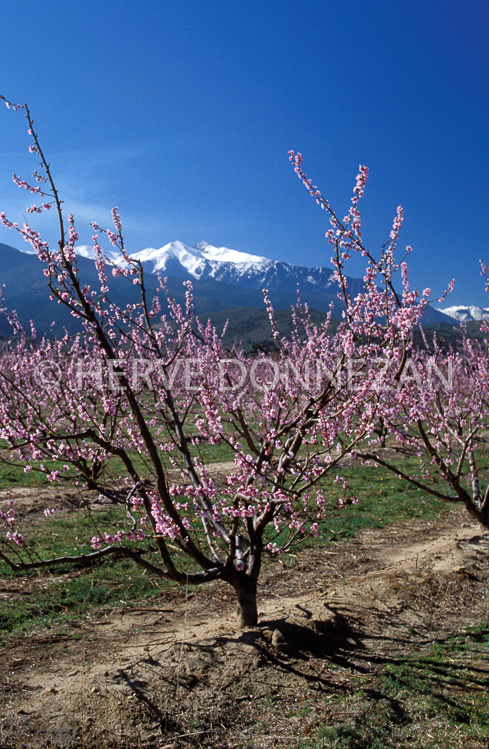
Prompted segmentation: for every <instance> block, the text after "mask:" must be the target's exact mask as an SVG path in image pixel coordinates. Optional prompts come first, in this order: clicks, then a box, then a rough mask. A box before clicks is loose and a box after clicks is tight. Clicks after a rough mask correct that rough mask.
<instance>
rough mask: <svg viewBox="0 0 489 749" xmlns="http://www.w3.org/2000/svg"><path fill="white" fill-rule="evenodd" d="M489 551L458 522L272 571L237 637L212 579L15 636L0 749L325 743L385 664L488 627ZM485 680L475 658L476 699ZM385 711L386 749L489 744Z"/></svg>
mask: <svg viewBox="0 0 489 749" xmlns="http://www.w3.org/2000/svg"><path fill="white" fill-rule="evenodd" d="M36 491H37V490H36ZM31 499H34V497H32V498H31ZM45 500H46V501H47V498H45V497H44V496H43V495H42V493H39V491H37V493H36V495H35V502H36V503H37V504H38V505H39V506H40V507H42V506H43V505H44V503H45ZM488 551H489V535H488V534H487V533H485V532H483V531H482V530H481V528H480V527H479V526H478V525H477V524H475V523H473V522H472V521H471V520H469V519H468V518H467V516H466V515H465V514H464V513H463V512H462V511H455V512H452V513H450V514H448V515H443V516H440V518H439V519H437V520H436V521H435V522H431V523H426V522H423V523H421V522H415V521H411V522H409V523H401V524H398V525H396V526H391V527H389V528H387V529H382V530H375V531H365V532H363V533H361V534H359V536H357V538H356V539H354V540H351V541H346V542H342V543H339V544H334V545H331V546H330V547H329V548H328V549H318V548H314V547H309V548H306V549H303V550H302V551H301V552H299V553H297V555H296V557H295V558H294V559H293V560H292V563H291V562H290V560H289V561H287V562H285V561H283V560H282V561H276V562H273V563H272V562H271V563H269V564H268V565H267V566H266V568H265V570H264V573H263V577H262V580H261V588H260V595H259V611H260V623H259V626H258V627H256V628H254V629H247V630H244V631H239V630H238V629H237V627H236V618H235V604H234V597H233V591H232V590H231V589H228V588H227V587H226V586H225V585H224V584H220V583H215V584H213V585H212V586H209V587H207V588H205V589H204V588H202V589H199V590H198V592H197V593H192V594H191V595H190V594H188V591H186V590H185V589H178V590H176V591H175V592H174V593H169V594H167V595H166V596H165V597H164V598H163V597H162V598H160V599H158V600H157V601H156V603H154V604H151V605H150V606H149V607H148V606H147V605H146V604H141V605H138V604H137V603H134V604H128V605H127V606H126V607H125V608H123V609H118V610H117V611H114V610H109V609H106V610H104V609H103V608H102V609H98V610H93V611H92V612H91V613H90V615H89V616H87V617H86V618H85V619H84V620H83V622H82V623H78V624H73V625H72V626H71V629H70V631H69V632H68V633H67V634H64V635H53V634H51V633H50V631H49V630H43V631H39V632H38V633H37V634H34V635H31V636H29V637H22V638H18V639H15V640H10V641H9V643H8V646H7V647H5V648H3V650H2V651H1V652H0V655H1V658H0V685H2V687H3V688H2V690H1V691H2V694H0V700H1V703H0V710H1V711H2V712H1V713H0V715H1V716H2V717H1V720H0V749H6V748H7V747H9V748H10V747H11V748H12V749H13V748H14V747H15V749H24V748H26V749H27V748H29V749H31V748H32V747H34V748H35V749H37V747H64V748H65V749H74V748H75V747H84V748H85V749H98V748H99V747H100V748H101V749H105V748H107V749H108V748H112V747H114V748H115V747H127V748H129V749H137V748H139V747H141V748H143V747H145V748H150V747H151V748H152V747H160V749H163V748H164V749H187V747H223V748H226V749H228V748H229V749H230V748H231V747H249V748H251V747H254V748H255V749H262V748H266V749H268V748H269V747H276V748H277V749H279V748H280V747H284V748H285V747H287V748H289V747H301V746H318V747H319V746H330V745H331V746H332V745H333V744H329V743H320V742H319V740H318V739H317V738H316V739H315V738H314V737H317V732H318V727H319V726H321V725H322V726H328V725H334V724H335V723H337V722H338V720H339V719H340V718H341V719H345V710H346V711H350V713H349V714H350V716H351V720H354V718H355V715H356V714H357V713H358V711H360V710H361V709H362V701H363V709H365V700H370V702H371V704H372V705H374V704H375V705H376V706H377V707H378V704H379V701H380V702H381V701H382V699H384V698H381V696H380V695H378V694H377V693H376V692H375V689H374V687H373V685H374V681H375V678H376V675H377V674H378V673H379V671H381V670H382V669H383V668H385V667H386V665H387V664H390V663H395V662H397V660H398V659H399V657H400V656H401V655H402V654H405V653H416V652H417V650H419V649H421V648H422V647H423V646H424V645H426V643H431V642H433V641H439V642H442V641H443V640H444V638H446V637H448V636H449V635H451V634H453V633H459V632H462V631H464V629H465V628H466V627H467V626H471V625H474V624H478V623H480V622H487V621H488V608H487V602H488V590H489V565H488ZM22 586H23V581H22V580H21V579H15V580H12V579H11V580H9V581H8V582H7V581H3V582H2V581H0V588H1V589H0V593H1V594H3V595H4V596H5V595H6V594H9V595H16V596H18V597H19V601H20V602H21V599H22ZM19 605H21V603H19ZM488 683H489V664H488V663H487V662H485V663H484V662H480V661H479V662H478V677H477V679H476V681H475V682H474V689H479V690H484V689H486V688H487V684H488ZM343 697H344V698H345V701H343V702H342V700H341V699H340V698H343ZM384 701H385V699H384ZM369 704H370V703H369ZM345 705H346V707H345ZM385 710H386V711H391V713H392V720H393V721H394V722H397V723H396V725H397V724H398V726H399V727H398V729H396V730H397V731H398V732H397V734H396V738H395V743H393V744H391V743H389V744H388V745H389V746H394V745H395V746H398V747H404V746H405V747H408V746H420V747H424V746H440V747H456V746H464V747H488V746H489V735H488V737H484V738H481V737H480V736H479V737H478V738H474V737H470V736H467V735H465V734H462V733H461V732H460V731H458V729H456V727H454V726H445V727H444V731H445V733H444V734H443V735H445V737H448V738H446V743H432V742H431V741H430V740H428V738H427V735H426V733H425V732H426V731H428V735H431V734H429V730H428V729H429V726H430V725H431V724H432V723H433V719H432V718H430V719H428V718H427V723H426V725H423V724H414V723H412V722H410V721H409V719H408V717H406V716H407V712H408V706H406V705H402V704H395V700H392V701H391V702H390V703H386V705H385ZM403 716H404V717H405V718H406V719H405V720H404V719H403ZM433 735H434V734H433ZM309 741H310V742H311V743H308V742H309ZM316 741H317V743H315V742H316ZM419 742H421V743H419ZM335 745H336V744H335ZM338 746H339V744H338ZM341 746H346V744H341ZM352 746H360V744H352ZM365 746H370V745H369V744H365Z"/></svg>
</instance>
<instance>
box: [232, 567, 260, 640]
mask: <svg viewBox="0 0 489 749" xmlns="http://www.w3.org/2000/svg"><path fill="white" fill-rule="evenodd" d="M234 587H235V589H236V595H237V597H238V612H237V613H238V625H239V627H240V629H244V628H245V627H256V625H257V623H258V610H257V607H256V581H255V580H250V579H249V578H244V579H241V580H239V581H236V582H235V583H234Z"/></svg>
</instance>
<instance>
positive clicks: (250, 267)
mask: <svg viewBox="0 0 489 749" xmlns="http://www.w3.org/2000/svg"><path fill="white" fill-rule="evenodd" d="M79 254H81V255H83V256H84V257H90V256H91V254H92V251H91V248H89V247H85V246H84V247H80V248H79ZM131 256H132V257H134V258H137V259H138V260H140V261H141V262H142V263H143V265H144V266H145V268H146V270H147V271H150V272H151V273H156V272H160V273H163V274H164V275H167V276H176V277H181V278H193V279H196V280H198V281H202V280H206V279H213V280H214V281H221V282H223V283H228V284H235V285H238V286H240V287H241V288H248V289H263V288H267V289H269V291H276V290H280V291H292V292H294V293H295V292H296V290H297V284H299V286H300V289H301V291H303V292H304V293H307V291H308V290H311V291H312V290H314V291H316V292H317V291H319V290H320V291H324V292H329V293H333V294H336V286H335V284H334V282H333V281H332V279H331V276H332V271H331V270H330V269H329V268H306V267H305V266H301V265H292V264H291V263H283V262H281V261H279V260H270V259H269V258H267V257H264V256H262V255H253V254H250V253H248V252H240V251H239V250H232V249H229V248H228V247H214V246H213V245H211V244H208V243H207V242H198V243H197V244H196V245H195V247H190V246H189V245H187V244H184V242H180V241H175V242H169V243H168V244H165V245H163V247H160V248H158V249H155V248H153V247H148V248H147V249H145V250H140V251H138V252H133V253H131ZM112 257H113V259H114V260H115V259H116V258H115V255H113V256H112ZM349 282H350V289H351V291H352V292H353V293H354V294H355V293H358V292H359V291H360V290H361V288H362V286H363V283H362V281H360V280H359V279H349Z"/></svg>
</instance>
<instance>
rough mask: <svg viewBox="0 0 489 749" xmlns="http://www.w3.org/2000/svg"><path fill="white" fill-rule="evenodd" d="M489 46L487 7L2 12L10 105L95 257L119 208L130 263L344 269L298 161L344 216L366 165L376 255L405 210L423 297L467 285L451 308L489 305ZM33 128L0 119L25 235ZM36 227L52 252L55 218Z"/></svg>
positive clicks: (109, 4) (285, 4) (130, 3)
mask: <svg viewBox="0 0 489 749" xmlns="http://www.w3.org/2000/svg"><path fill="white" fill-rule="evenodd" d="M488 37H489V4H487V2H483V1H482V0H481V1H480V2H473V1H472V0H466V2H454V1H453V0H448V1H447V0H445V1H444V2H441V1H440V2H433V1H432V0H424V2H421V1H419V0H410V2H403V3H401V2H393V1H392V0H390V1H389V2H387V1H386V0H369V1H368V2H365V0H337V1H335V2H332V1H328V0H300V1H298V0H293V1H292V0H280V2H276V1H275V0H268V1H267V0H261V2H258V1H257V0H247V2H246V3H233V2H229V0H225V1H224V0H206V1H205V2H204V1H200V0H187V2H179V3H177V2H175V0H171V2H168V1H167V0H158V1H155V0H152V1H151V2H149V1H148V0H127V1H126V2H124V3H119V2H117V3H116V2H113V0H104V2H100V1H97V2H95V1H94V0H84V2H78V1H77V0H72V1H71V2H70V3H61V2H51V3H38V2H34V0H15V1H14V0H3V2H2V25H1V29H0V71H1V79H2V82H1V87H0V88H1V90H0V93H3V94H4V95H5V96H7V97H9V98H10V99H12V100H14V101H16V100H17V101H19V102H24V101H27V102H28V103H29V105H30V107H31V110H32V112H33V113H34V116H35V120H36V127H37V130H38V132H39V134H40V136H41V140H42V143H43V145H44V148H45V151H46V152H47V154H48V156H49V159H50V161H51V165H52V169H53V172H54V174H55V177H56V179H57V181H58V184H59V186H60V189H61V192H62V194H63V197H64V198H65V201H66V205H67V207H68V208H69V209H70V210H73V211H74V213H75V216H76V218H77V221H78V226H79V229H80V233H81V235H82V239H83V240H85V241H86V240H87V239H88V238H89V236H90V234H89V233H88V231H87V229H86V227H87V225H88V222H89V221H90V220H97V221H99V222H101V223H104V222H105V223H108V222H109V216H110V213H109V211H110V208H111V207H112V206H113V205H118V206H119V209H120V212H121V215H122V219H123V224H124V226H125V235H126V240H127V244H128V248H129V249H131V248H132V249H142V248H143V247H148V246H154V247H159V246H161V245H163V244H165V243H167V242H169V241H172V240H175V239H180V240H182V241H184V242H186V243H188V244H191V245H193V244H195V243H196V242H198V241H199V240H201V239H204V240H206V241H207V242H210V243H211V244H215V245H226V246H228V247H232V248H235V249H238V250H243V251H247V252H254V253H257V254H260V255H266V256H268V257H271V258H273V259H279V260H285V261H288V262H292V263H297V264H303V265H310V266H316V265H328V264H329V258H330V254H331V253H330V251H329V248H328V245H327V242H326V240H325V239H324V232H325V231H326V229H327V228H328V225H327V221H326V216H325V214H324V213H323V212H322V211H321V210H320V209H319V208H318V207H317V206H316V205H315V203H314V201H313V200H312V199H311V198H310V197H309V196H308V195H307V194H306V192H305V190H304V189H303V188H302V186H301V185H300V183H299V181H298V180H297V178H296V176H295V175H294V173H293V171H292V169H291V167H290V165H289V162H288V159H287V151H288V150H289V149H291V148H292V149H294V150H297V151H301V152H302V154H303V156H304V168H305V170H306V171H307V172H308V173H309V175H310V176H311V177H312V179H313V181H314V182H315V184H317V185H318V186H319V187H320V189H321V190H322V192H323V194H324V195H325V196H326V197H328V199H329V200H330V202H331V203H332V205H333V206H334V207H336V208H337V210H338V212H339V213H340V214H341V215H343V214H344V212H345V210H346V209H347V207H348V204H349V199H350V194H351V189H352V187H353V184H354V181H355V175H356V173H357V167H358V164H359V163H364V164H366V165H368V166H369V168H370V178H369V182H368V185H367V193H366V197H365V199H364V201H363V223H364V236H365V239H366V241H367V243H368V244H369V246H370V247H371V248H374V249H375V247H378V246H379V245H380V244H381V243H382V242H383V241H385V239H386V238H387V237H388V233H389V231H390V227H391V223H392V219H393V217H394V215H395V209H396V206H397V205H398V204H399V203H401V204H402V205H403V206H404V210H405V217H406V218H405V223H404V227H403V231H402V234H401V240H402V242H403V243H404V244H411V245H412V246H413V248H414V253H413V255H412V256H411V263H410V268H411V279H412V282H413V285H414V286H418V287H419V288H420V289H421V288H424V287H425V286H431V287H432V289H433V292H434V293H441V291H442V290H443V289H444V288H445V286H446V284H447V282H448V281H449V279H450V278H452V277H453V276H455V278H456V279H457V283H456V287H455V291H454V293H453V294H452V295H451V297H450V303H451V304H455V303H477V304H481V305H484V306H489V298H488V296H487V294H485V292H484V284H483V280H482V278H481V277H480V275H479V265H478V260H479V258H483V259H485V260H486V262H487V261H489V238H488V233H487V219H488V208H487V197H486V196H487V182H488V177H489V148H488V135H489V83H488V80H489V76H488V73H489V45H488V43H487V39H488ZM24 123H25V121H24V120H23V118H22V116H21V115H20V114H19V113H17V114H14V113H12V112H8V111H7V110H6V109H3V108H1V109H0V142H1V148H0V210H5V211H6V212H7V213H8V214H9V216H10V217H11V218H16V219H18V220H19V219H20V220H22V217H23V211H24V209H25V206H26V205H27V204H29V201H28V200H27V201H26V193H23V192H21V191H20V190H18V188H16V187H15V186H14V185H13V184H12V183H11V181H10V176H11V173H12V171H14V170H15V171H17V172H18V173H20V174H21V175H26V176H27V175H28V174H29V167H31V170H32V167H33V166H34V162H33V159H32V157H30V159H29V157H28V155H26V154H25V151H26V146H27V142H28V141H27V134H26V128H25V124H24ZM38 225H39V226H40V228H41V229H42V231H43V233H44V234H45V236H46V238H47V239H49V240H50V241H55V239H56V228H55V222H54V216H50V215H48V216H47V217H46V218H43V219H42V220H41V221H40V222H38ZM0 241H2V242H6V243H10V244H13V245H16V246H20V245H19V243H18V240H17V239H16V238H15V237H14V235H13V234H11V233H8V232H7V230H2V232H1V233H0ZM361 270H362V266H361V262H360V260H356V261H355V262H354V263H353V264H352V266H351V268H350V273H351V274H352V275H360V274H361ZM446 304H448V301H447V302H446Z"/></svg>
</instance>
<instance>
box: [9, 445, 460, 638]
mask: <svg viewBox="0 0 489 749" xmlns="http://www.w3.org/2000/svg"><path fill="white" fill-rule="evenodd" d="M202 447H203V450H204V451H205V457H206V460H209V461H211V460H212V459H214V460H222V459H223V457H224V454H225V453H224V450H223V447H222V446H221V445H217V446H214V445H207V444H205V445H203V446H202ZM342 475H343V476H344V477H345V478H347V479H348V482H349V487H350V490H349V491H350V494H349V496H350V497H355V498H358V499H359V502H358V504H348V503H346V504H344V506H343V507H342V508H341V509H339V505H338V497H339V495H340V494H342V492H341V490H340V488H339V485H338V484H334V483H333V481H332V479H327V480H326V481H325V482H324V486H323V491H324V496H325V497H326V498H327V500H328V503H329V510H328V515H327V517H326V519H325V520H324V521H323V522H322V523H321V525H320V531H319V536H318V538H317V539H310V540H308V542H307V543H308V544H314V545H316V546H317V545H320V546H323V545H324V546H328V545H329V544H330V543H331V542H332V541H335V540H341V539H346V538H352V537H354V536H355V535H356V534H357V533H358V532H359V531H361V530H362V529H366V528H380V527H383V526H385V525H386V524H388V523H393V522H397V521H402V520H408V519H410V518H421V519H425V520H432V519H433V518H435V517H436V516H437V515H438V514H439V512H440V511H442V510H443V509H445V508H446V505H444V504H443V502H442V501H441V500H440V501H438V500H436V499H434V498H433V497H430V496H429V495H427V494H426V493H423V492H422V491H420V490H419V489H416V488H415V487H413V486H411V485H409V484H407V483H405V482H403V481H399V480H398V479H397V478H396V477H395V476H394V475H393V474H392V473H390V472H388V471H386V470H384V469H381V468H377V469H376V468H371V467H362V466H356V465H354V466H351V467H350V466H348V467H346V468H344V469H343V471H342ZM9 476H10V478H11V477H12V473H10V474H9ZM22 476H23V478H24V480H25V474H22ZM30 476H31V474H28V478H30ZM19 483H20V477H19ZM121 520H122V521H126V518H125V509H124V508H120V507H114V506H95V507H92V508H91V509H90V511H89V512H87V511H82V510H79V511H72V512H64V513H63V514H61V516H60V517H57V518H44V516H41V517H39V516H37V517H35V518H34V520H32V521H30V527H28V533H27V534H26V537H27V538H28V543H29V549H30V551H31V552H33V553H36V552H37V553H39V554H42V557H43V558H44V559H45V558H49V557H55V556H59V555H71V554H73V555H74V554H76V553H80V552H85V553H87V552H90V551H91V550H92V549H91V546H90V543H89V540H90V538H91V537H92V536H94V535H98V536H101V535H102V533H103V531H106V532H109V533H110V532H114V531H115V530H116V529H117V528H118V527H120V522H121ZM126 522H127V521H126ZM126 528H127V529H129V525H126ZM193 529H194V530H201V529H200V524H199V521H198V520H197V521H196V525H195V526H193ZM271 537H272V533H270V538H271ZM147 558H148V559H150V560H151V561H154V562H155V563H156V564H158V563H159V562H160V561H161V560H159V558H158V556H157V554H156V553H154V552H150V553H149V554H148V557H147ZM176 563H177V566H178V567H179V568H180V569H183V570H186V571H189V572H190V571H194V570H193V569H192V566H191V564H192V563H191V561H190V560H189V559H188V557H186V556H184V555H183V554H181V553H180V554H179V555H178V559H177V560H176ZM288 563H290V564H291V565H292V564H293V563H294V560H293V558H292V557H289V559H288ZM0 575H2V576H3V577H4V578H7V579H13V578H19V577H23V578H25V579H26V580H38V581H39V580H41V579H42V580H46V581H47V582H46V585H47V587H45V588H42V587H41V586H40V585H39V584H35V585H34V584H33V585H32V591H31V594H30V596H29V599H28V600H27V601H26V600H25V599H24V597H23V596H21V601H22V603H21V606H19V603H18V602H15V601H13V602H11V603H10V602H8V601H7V602H2V603H1V611H2V613H1V614H0V630H2V629H3V631H4V632H5V633H12V634H15V633H18V632H19V631H21V630H24V629H28V628H29V627H32V626H33V623H32V617H33V614H35V615H36V626H42V625H43V624H49V625H50V626H57V623H58V624H60V623H63V622H64V623H66V622H67V621H69V620H70V617H75V618H76V617H79V616H81V615H82V614H83V612H86V611H87V610H89V609H90V608H94V607H98V606H101V605H104V606H106V607H107V606H108V607H112V606H118V605H120V601H121V600H122V601H126V600H127V598H128V596H129V597H130V599H131V600H132V601H138V600H145V599H147V598H148V597H151V596H154V595H155V594H157V593H158V589H159V588H160V587H163V588H166V587H167V586H168V585H172V583H170V582H167V581H165V580H163V579H162V578H156V577H152V576H150V575H149V574H147V573H145V572H144V571H143V570H142V568H140V567H138V566H137V565H135V564H134V563H132V562H131V561H129V560H121V559H115V558H111V559H107V560H105V561H103V562H101V563H99V564H95V565H93V566H92V567H91V568H89V569H85V570H81V568H78V569H77V567H76V566H75V567H73V565H68V564H67V565H64V566H56V567H53V568H52V570H51V572H50V573H47V572H46V571H39V572H22V573H14V572H12V571H11V570H10V569H9V568H7V567H6V565H4V564H0ZM53 576H55V577H54V579H53ZM61 578H62V579H61Z"/></svg>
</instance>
